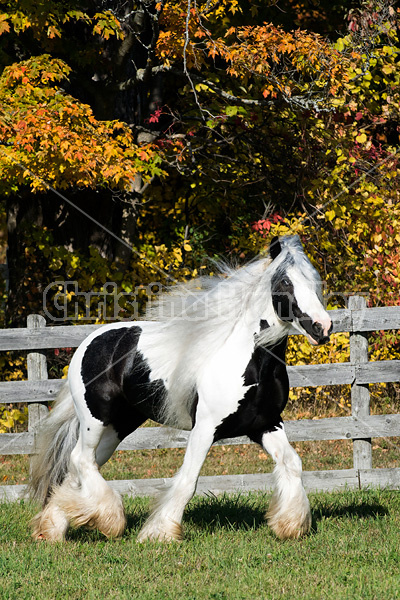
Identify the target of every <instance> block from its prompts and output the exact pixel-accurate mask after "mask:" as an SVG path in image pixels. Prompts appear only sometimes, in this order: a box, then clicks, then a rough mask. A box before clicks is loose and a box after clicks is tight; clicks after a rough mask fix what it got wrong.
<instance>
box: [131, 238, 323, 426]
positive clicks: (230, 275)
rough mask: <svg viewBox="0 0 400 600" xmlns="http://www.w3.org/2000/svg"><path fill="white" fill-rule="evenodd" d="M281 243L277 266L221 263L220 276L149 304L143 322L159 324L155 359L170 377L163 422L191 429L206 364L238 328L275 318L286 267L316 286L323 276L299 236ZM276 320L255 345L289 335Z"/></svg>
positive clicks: (263, 259) (264, 261)
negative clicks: (275, 283)
mask: <svg viewBox="0 0 400 600" xmlns="http://www.w3.org/2000/svg"><path fill="white" fill-rule="evenodd" d="M279 242H280V245H281V248H282V250H281V252H280V254H279V255H278V256H277V258H275V260H273V261H272V260H271V258H270V257H269V256H263V255H261V256H259V257H258V258H256V259H254V260H252V261H251V262H250V263H248V264H247V265H245V266H242V267H239V268H237V269H234V268H231V267H229V266H227V265H226V264H225V263H220V264H218V274H217V275H215V276H213V277H199V278H197V279H193V280H192V281H190V282H188V283H187V282H185V283H181V284H177V285H174V286H171V288H169V290H168V291H167V292H164V293H162V294H159V296H158V297H157V298H156V300H155V301H153V302H151V303H150V304H149V306H148V308H147V310H146V313H145V315H144V317H143V318H144V319H145V320H146V321H157V322H158V323H159V325H160V326H159V328H157V333H156V334H155V337H154V345H155V346H156V348H155V358H156V364H158V367H159V370H160V371H162V372H164V373H168V377H167V381H166V384H167V388H168V394H167V397H166V398H165V405H164V409H163V415H162V420H163V422H165V423H167V424H168V425H171V426H173V427H179V428H183V426H182V423H183V422H184V424H185V426H186V427H189V428H190V413H191V408H192V405H193V402H194V401H195V397H196V384H197V379H198V375H199V373H201V371H202V367H203V366H204V364H205V362H206V360H208V359H209V358H210V356H212V355H214V354H215V353H216V352H217V351H218V350H219V349H220V348H221V347H222V346H223V345H224V344H225V343H226V341H227V340H228V338H229V337H230V335H231V334H232V332H233V331H234V329H235V328H236V327H237V326H238V324H239V323H243V322H245V323H246V322H249V321H250V316H252V317H253V318H254V319H258V322H259V319H260V318H262V315H266V314H269V315H272V314H274V309H273V305H272V295H271V279H272V277H273V275H274V274H276V273H277V272H279V271H281V272H282V276H283V274H284V271H285V264H288V263H290V265H291V266H293V265H295V266H296V267H298V268H299V269H300V270H301V271H302V272H303V273H304V274H305V275H306V276H307V278H308V279H309V280H310V284H311V285H312V286H313V284H315V285H317V283H318V281H319V275H318V273H317V271H316V270H315V269H314V267H313V266H312V265H311V263H310V261H309V259H308V258H307V256H306V255H305V254H304V250H303V247H302V244H301V242H300V239H299V237H298V236H286V237H283V238H280V240H279ZM254 319H253V320H254ZM275 321H276V322H275V326H271V327H268V328H266V329H263V330H262V331H261V332H258V331H253V332H251V334H257V335H256V338H255V343H256V344H258V345H263V346H268V345H273V344H274V343H276V342H277V341H279V340H280V339H282V338H283V337H285V336H286V335H287V332H288V329H289V328H290V324H286V323H282V322H279V323H278V321H279V320H277V319H276V320H275ZM254 322H256V321H254ZM153 358H154V357H153Z"/></svg>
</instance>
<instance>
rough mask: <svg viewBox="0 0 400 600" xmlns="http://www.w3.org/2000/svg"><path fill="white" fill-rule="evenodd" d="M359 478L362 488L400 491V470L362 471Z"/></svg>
mask: <svg viewBox="0 0 400 600" xmlns="http://www.w3.org/2000/svg"><path fill="white" fill-rule="evenodd" d="M359 477H360V486H361V488H374V487H387V488H388V489H390V490H400V469H360V473H359Z"/></svg>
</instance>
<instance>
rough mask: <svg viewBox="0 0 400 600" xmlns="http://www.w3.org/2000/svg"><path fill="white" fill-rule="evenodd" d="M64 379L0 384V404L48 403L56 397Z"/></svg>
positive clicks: (4, 382)
mask: <svg viewBox="0 0 400 600" xmlns="http://www.w3.org/2000/svg"><path fill="white" fill-rule="evenodd" d="M63 383H65V380H64V379H47V380H42V381H2V382H0V404H8V403H10V402H48V401H51V400H54V399H55V397H56V396H57V394H58V392H59V390H60V388H61V386H62V384H63Z"/></svg>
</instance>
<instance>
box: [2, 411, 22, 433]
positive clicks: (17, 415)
mask: <svg viewBox="0 0 400 600" xmlns="http://www.w3.org/2000/svg"><path fill="white" fill-rule="evenodd" d="M27 416H28V409H27V408H24V409H23V410H19V409H17V408H8V407H5V406H1V405H0V433H9V432H11V430H13V429H14V428H15V426H16V425H17V424H20V423H24V422H25V421H26V420H27Z"/></svg>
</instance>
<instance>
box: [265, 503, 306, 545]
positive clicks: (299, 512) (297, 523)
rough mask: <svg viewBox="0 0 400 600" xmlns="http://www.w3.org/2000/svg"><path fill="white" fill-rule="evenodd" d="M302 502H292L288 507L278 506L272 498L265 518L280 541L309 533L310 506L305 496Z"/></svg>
mask: <svg viewBox="0 0 400 600" xmlns="http://www.w3.org/2000/svg"><path fill="white" fill-rule="evenodd" d="M302 500H303V502H300V503H298V502H295V501H292V502H291V503H289V504H288V505H283V506H282V505H281V506H279V502H278V501H276V500H275V498H274V497H273V498H272V500H271V504H270V507H269V509H268V512H267V514H266V515H265V516H266V519H267V522H268V525H269V526H270V527H271V529H272V531H273V532H274V533H275V534H276V535H277V536H278V538H280V539H281V540H287V539H297V538H300V537H302V536H303V535H306V534H307V533H308V532H309V531H310V529H311V512H310V505H309V503H308V500H307V498H306V496H304V497H303V498H302Z"/></svg>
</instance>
